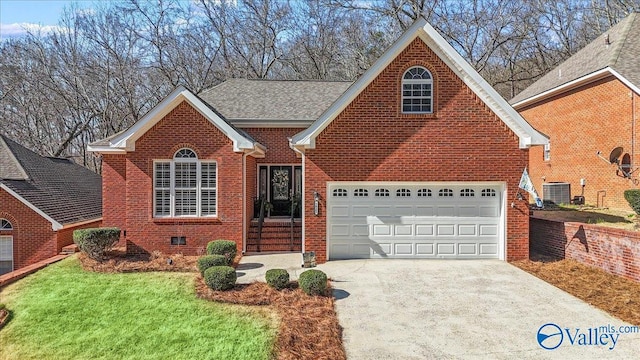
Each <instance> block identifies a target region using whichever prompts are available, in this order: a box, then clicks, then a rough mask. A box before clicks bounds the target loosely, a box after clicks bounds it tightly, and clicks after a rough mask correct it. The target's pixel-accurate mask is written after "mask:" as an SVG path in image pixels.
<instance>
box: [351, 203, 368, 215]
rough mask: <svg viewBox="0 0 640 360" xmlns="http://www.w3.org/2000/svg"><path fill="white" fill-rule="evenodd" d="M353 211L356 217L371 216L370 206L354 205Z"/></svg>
mask: <svg viewBox="0 0 640 360" xmlns="http://www.w3.org/2000/svg"><path fill="white" fill-rule="evenodd" d="M351 209H352V211H353V216H354V217H362V216H364V217H367V216H369V215H371V207H370V206H369V205H353V206H352V207H351Z"/></svg>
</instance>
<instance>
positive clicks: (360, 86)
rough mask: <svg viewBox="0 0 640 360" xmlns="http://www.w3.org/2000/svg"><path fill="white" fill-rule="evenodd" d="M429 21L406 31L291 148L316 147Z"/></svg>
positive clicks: (421, 20) (300, 135)
mask: <svg viewBox="0 0 640 360" xmlns="http://www.w3.org/2000/svg"><path fill="white" fill-rule="evenodd" d="M425 24H427V21H426V20H425V19H424V18H419V19H418V20H417V21H416V22H414V23H413V25H411V27H409V29H407V31H405V32H404V33H403V34H402V36H400V38H399V39H398V40H396V42H394V43H393V45H391V47H390V48H389V49H388V50H387V51H385V53H384V54H382V56H381V57H380V58H379V59H378V60H377V61H376V62H375V63H374V64H373V65H372V66H371V67H370V68H369V69H368V70H367V71H365V73H364V74H362V76H360V77H359V78H358V80H356V82H354V83H353V84H351V86H349V88H348V89H347V91H345V92H344V93H343V94H342V95H340V97H339V98H338V99H337V100H336V101H335V102H334V103H333V104H331V106H330V107H329V108H328V109H327V110H326V111H325V112H324V113H322V115H320V117H319V118H318V120H316V121H314V122H313V124H311V126H309V127H308V128H307V129H305V130H304V131H302V132H299V133H298V134H296V135H294V136H293V138H292V139H291V146H292V147H297V148H300V147H301V146H304V148H311V149H313V148H314V147H315V138H316V136H318V135H319V134H320V133H321V132H322V130H324V129H325V128H326V127H327V126H329V124H330V123H331V121H333V119H335V118H336V117H337V116H338V115H339V114H340V113H341V112H342V111H343V110H344V109H345V108H346V107H347V106H348V105H349V104H351V102H353V100H355V98H356V97H357V96H358V95H359V94H360V93H361V92H362V91H363V90H364V89H365V88H366V87H367V86H368V85H369V84H370V83H371V82H372V81H373V80H375V78H376V77H378V75H380V73H381V72H382V71H384V69H386V68H387V66H388V65H389V64H390V63H391V62H392V61H393V60H394V59H395V58H396V57H397V56H398V55H399V54H400V53H401V52H402V50H404V49H405V48H406V47H407V46H408V45H409V44H410V43H411V42H412V41H413V40H414V39H415V38H416V37H417V33H418V31H419V29H420V28H422V27H423V26H424V25H425Z"/></svg>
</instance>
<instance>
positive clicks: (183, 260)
mask: <svg viewBox="0 0 640 360" xmlns="http://www.w3.org/2000/svg"><path fill="white" fill-rule="evenodd" d="M198 257H199V256H184V255H182V254H174V255H164V254H162V253H160V252H153V253H152V254H150V255H127V253H126V251H125V249H123V248H116V249H113V250H111V251H109V252H107V254H106V259H105V260H103V261H98V260H94V259H91V258H89V257H88V256H87V255H86V254H85V253H83V252H80V253H78V259H80V262H81V263H82V268H83V269H84V270H87V271H94V272H104V273H127V272H148V271H180V272H196V271H197V267H196V263H197V261H198ZM167 259H171V261H170V263H169V262H168V261H167Z"/></svg>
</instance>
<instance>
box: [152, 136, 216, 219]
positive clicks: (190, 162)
mask: <svg viewBox="0 0 640 360" xmlns="http://www.w3.org/2000/svg"><path fill="white" fill-rule="evenodd" d="M217 198H218V197H217V164H216V162H215V161H204V160H198V156H197V155H196V153H195V152H194V151H193V150H191V149H188V148H183V149H180V150H178V151H177V152H176V153H175V155H174V157H173V160H157V161H155V162H154V164H153V203H154V205H153V208H154V212H153V213H154V216H155V217H181V216H182V217H186V216H188V217H202V216H216V215H217V211H216V210H217V206H216V205H217Z"/></svg>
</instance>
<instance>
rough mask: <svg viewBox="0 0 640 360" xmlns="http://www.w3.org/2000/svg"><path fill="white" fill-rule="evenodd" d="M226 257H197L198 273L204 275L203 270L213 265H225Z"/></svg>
mask: <svg viewBox="0 0 640 360" xmlns="http://www.w3.org/2000/svg"><path fill="white" fill-rule="evenodd" d="M226 265H227V258H225V257H224V255H204V256H201V257H200V258H198V270H200V274H202V275H204V272H205V271H206V270H207V269H208V268H210V267H213V266H226Z"/></svg>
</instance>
